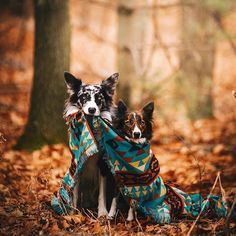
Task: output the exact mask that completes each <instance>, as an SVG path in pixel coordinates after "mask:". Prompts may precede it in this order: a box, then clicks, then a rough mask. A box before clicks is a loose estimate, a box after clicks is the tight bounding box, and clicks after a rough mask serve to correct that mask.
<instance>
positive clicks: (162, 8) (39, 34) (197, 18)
mask: <svg viewBox="0 0 236 236" xmlns="http://www.w3.org/2000/svg"><path fill="white" fill-rule="evenodd" d="M0 5H1V9H0V12H1V15H0V20H1V25H0V52H1V54H0V59H1V60H0V63H1V67H0V84H1V87H0V99H1V100H0V108H1V115H0V117H3V118H1V119H4V122H1V126H0V129H1V130H2V131H3V132H4V133H6V137H8V131H7V129H8V127H9V126H12V127H13V130H14V132H13V133H14V134H11V135H10V134H9V137H12V135H14V137H19V135H20V134H21V133H22V132H23V129H22V127H24V125H25V124H26V122H27V118H28V124H27V125H26V129H25V133H24V134H23V136H22V137H21V139H20V140H19V142H18V147H20V146H21V147H27V145H30V146H32V147H37V146H40V145H42V144H44V143H54V142H61V141H63V140H65V126H64V121H63V120H62V118H61V117H62V110H63V104H64V99H65V93H66V87H65V85H64V80H63V71H64V70H68V69H69V60H71V63H70V70H71V72H72V73H74V74H76V75H78V76H79V77H81V78H82V79H84V81H85V82H88V83H90V82H91V83H96V82H99V81H100V80H101V79H103V78H105V77H107V76H109V75H110V74H112V73H114V72H115V71H119V73H120V75H121V76H120V83H119V88H118V96H117V97H120V98H122V99H123V100H124V101H126V102H127V103H128V104H129V105H130V106H131V107H133V108H136V107H139V106H142V105H143V104H144V103H145V102H147V101H148V100H151V99H152V100H154V101H155V103H156V105H157V108H158V109H156V111H157V112H156V113H157V116H158V117H157V118H156V120H158V123H161V122H162V121H163V122H162V123H161V124H162V125H163V127H164V126H165V125H166V123H165V122H166V121H168V122H171V124H172V125H173V127H177V128H178V130H180V132H183V133H184V132H185V130H186V128H185V127H186V122H188V121H189V120H192V121H195V120H198V119H202V118H207V117H214V118H216V119H219V120H222V121H224V122H225V121H228V120H235V119H236V114H235V108H233V107H234V105H235V104H234V102H235V101H232V96H231V91H232V90H233V89H235V88H233V84H234V81H235V77H236V69H235V63H236V46H235V45H236V41H235V35H236V31H235V24H234V22H235V21H236V17H235V15H236V14H235V13H236V3H235V1H234V0H226V1H221V0H204V1H203V0H199V1H198V0H191V1H190V0H170V1H168V2H167V1H165V0H148V1H146V0H136V1H133V0H130V1H125V0H116V1H110V0H86V1H85V0H70V1H60V0H57V1H55V2H54V1H53V4H52V3H51V1H46V0H42V1H31V0H27V1H16V0H10V1H7V3H6V2H5V1H0ZM34 7H35V15H34V14H33V12H34ZM69 14H70V21H71V24H70V23H69ZM70 30H71V31H72V37H71V38H70ZM34 38H35V40H34ZM34 42H35V44H34ZM70 45H71V51H70V50H69V48H70ZM33 52H34V54H33ZM33 57H35V60H33ZM33 61H34V63H33ZM31 88H32V89H31ZM31 90H32V92H31ZM30 95H32V96H30ZM30 97H31V98H30ZM30 103H31V106H29V104H30ZM29 107H31V108H30V109H29ZM9 111H10V112H9ZM28 112H29V116H27V113H28ZM5 120H8V122H7V123H6V122H5ZM181 124H183V125H181ZM34 140H35V143H34V142H33V141H34Z"/></svg>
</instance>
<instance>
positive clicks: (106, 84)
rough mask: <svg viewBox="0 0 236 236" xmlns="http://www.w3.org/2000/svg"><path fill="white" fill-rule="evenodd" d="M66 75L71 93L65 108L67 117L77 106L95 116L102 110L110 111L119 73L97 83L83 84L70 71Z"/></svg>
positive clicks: (78, 108)
mask: <svg viewBox="0 0 236 236" xmlns="http://www.w3.org/2000/svg"><path fill="white" fill-rule="evenodd" d="M64 76H65V80H66V84H67V88H68V92H69V94H70V97H69V99H68V102H67V105H66V109H65V117H66V116H68V115H70V114H71V113H70V111H71V110H72V111H75V110H76V108H77V110H78V111H79V110H82V111H83V112H84V113H85V114H88V115H95V116H99V115H100V114H101V112H104V111H109V109H110V107H111V105H112V96H113V94H114V91H115V88H116V85H117V82H118V73H115V74H113V75H112V76H110V77H109V78H108V79H106V80H103V81H102V83H101V84H96V85H89V84H82V81H81V80H80V79H76V78H75V77H74V76H73V75H72V74H70V73H68V72H65V73H64ZM72 107H73V109H72Z"/></svg>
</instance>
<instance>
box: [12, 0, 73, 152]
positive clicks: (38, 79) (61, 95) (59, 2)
mask: <svg viewBox="0 0 236 236" xmlns="http://www.w3.org/2000/svg"><path fill="white" fill-rule="evenodd" d="M34 12H35V49H34V79H33V86H32V91H31V102H30V110H29V118H28V123H27V125H26V128H25V131H24V133H23V135H22V136H21V137H20V139H19V141H18V143H17V145H16V147H17V148H27V149H35V148H38V147H40V146H42V145H43V144H52V143H60V142H65V141H66V127H65V122H64V120H63V118H62V113H63V107H64V102H65V98H66V96H65V95H66V90H65V83H64V78H63V72H64V71H65V70H69V62H70V20H69V1H67V0H56V1H50V0H43V1H42V0H35V1H34Z"/></svg>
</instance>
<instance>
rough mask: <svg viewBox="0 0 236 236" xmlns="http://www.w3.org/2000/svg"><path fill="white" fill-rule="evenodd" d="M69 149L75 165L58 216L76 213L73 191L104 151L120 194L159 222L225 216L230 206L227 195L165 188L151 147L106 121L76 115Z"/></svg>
mask: <svg viewBox="0 0 236 236" xmlns="http://www.w3.org/2000/svg"><path fill="white" fill-rule="evenodd" d="M69 124H70V128H69V137H70V139H69V146H70V149H71V153H72V161H71V166H70V168H69V170H68V171H67V173H66V174H65V176H64V178H63V181H62V184H61V187H60V189H59V191H58V193H56V194H55V195H54V196H53V198H52V201H51V205H52V208H53V209H54V211H55V212H56V213H57V214H60V215H61V214H69V213H70V212H71V210H73V189H74V187H75V184H76V183H79V180H80V178H79V175H80V173H81V171H82V169H83V166H84V163H85V162H86V160H88V158H91V157H92V156H94V155H95V154H97V153H98V152H99V151H103V153H104V155H103V158H104V159H105V161H106V162H107V164H108V166H109V167H110V169H111V172H112V174H113V175H114V177H115V180H116V182H117V185H118V187H119V189H120V192H121V193H122V195H123V196H124V198H125V199H126V200H127V201H128V202H129V201H130V200H135V202H136V205H135V207H136V209H137V210H138V211H139V212H141V213H143V214H144V215H145V216H150V217H151V218H152V219H153V220H154V221H155V222H157V223H170V222H171V221H172V220H174V219H176V218H179V217H181V216H183V215H188V216H191V217H196V216H197V215H198V214H199V212H200V211H203V212H206V213H209V212H211V214H213V215H214V216H218V217H225V216H226V214H227V210H226V209H227V208H226V203H225V201H224V200H222V198H221V197H219V196H215V195H209V196H207V199H206V200H204V199H203V198H202V197H201V195H200V194H193V195H189V194H187V193H185V192H183V191H181V190H180V189H177V188H175V187H173V186H170V185H168V184H165V183H164V182H163V180H162V178H161V176H160V175H159V171H160V167H159V163H158V160H157V158H156V157H155V155H154V154H153V153H152V151H151V148H150V143H149V142H146V143H143V144H137V143H134V142H131V141H129V140H127V139H125V138H123V137H121V136H120V135H119V134H117V132H116V131H115V130H114V129H113V128H112V127H111V126H110V124H109V123H108V122H106V121H105V120H103V119H102V118H101V117H92V116H86V115H83V114H82V115H80V116H79V117H78V116H73V117H70V122H69Z"/></svg>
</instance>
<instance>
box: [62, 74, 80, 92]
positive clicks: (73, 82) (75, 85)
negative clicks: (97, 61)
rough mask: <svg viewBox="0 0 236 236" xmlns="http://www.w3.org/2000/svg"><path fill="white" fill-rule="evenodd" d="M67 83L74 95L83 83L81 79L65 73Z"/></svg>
mask: <svg viewBox="0 0 236 236" xmlns="http://www.w3.org/2000/svg"><path fill="white" fill-rule="evenodd" d="M64 77H65V82H66V85H67V88H68V90H69V91H71V92H72V93H74V92H75V91H78V90H79V89H80V86H81V84H82V81H81V80H80V79H77V78H75V76H74V75H72V74H71V73H69V72H67V71H65V72H64Z"/></svg>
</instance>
